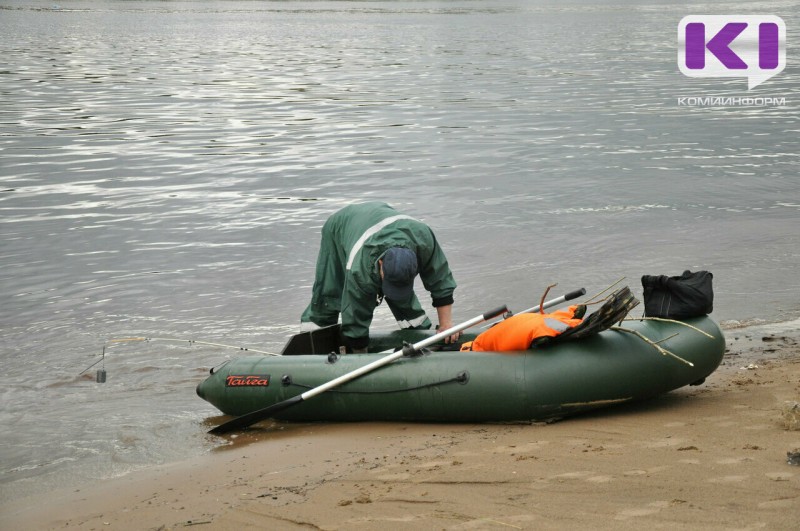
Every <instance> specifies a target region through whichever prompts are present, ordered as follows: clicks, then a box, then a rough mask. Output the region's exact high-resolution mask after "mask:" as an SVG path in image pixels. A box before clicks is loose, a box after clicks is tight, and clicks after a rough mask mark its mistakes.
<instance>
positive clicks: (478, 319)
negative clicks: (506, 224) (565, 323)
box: [302, 306, 508, 400]
mask: <svg viewBox="0 0 800 531" xmlns="http://www.w3.org/2000/svg"><path fill="white" fill-rule="evenodd" d="M507 311H508V307H506V306H501V307H499V308H495V309H494V310H492V311H490V312H486V313H484V314H482V315H477V316H475V317H473V318H472V319H470V320H469V321H464V322H463V323H461V324H458V325H456V326H453V327H451V328H448V329H447V330H443V331H441V332H439V333H437V334H434V335H432V336H431V337H429V338H427V339H423V340H421V341H418V342H417V343H414V344H413V345H411V346H410V347H406V348H403V349H400V350H398V351H397V352H394V353H392V354H389V355H388V356H384V357H383V358H381V359H378V360H375V361H373V362H372V363H368V364H366V365H364V366H363V367H359V368H358V369H355V370H353V371H351V372H348V373H347V374H343V375H341V376H339V377H338V378H334V379H333V380H331V381H330V382H326V383H324V384H322V385H320V386H317V387H315V388H313V389H309V390H308V391H306V392H305V393H303V394H302V397H303V400H305V399H306V398H311V397H313V396H316V395H318V394H320V393H324V392H325V391H328V390H329V389H333V388H334V387H337V386H339V385H341V384H343V383H346V382H349V381H350V380H354V379H356V378H358V377H359V376H363V375H365V374H367V373H368V372H371V371H374V370H375V369H377V368H379V367H383V366H384V365H388V364H390V363H392V362H393V361H395V360H398V359H400V358H402V357H403V356H404V355H405V354H406V353H407V352H408V351H409V349H410V350H411V351H412V352H413V351H416V350H420V349H423V348H425V347H427V346H430V345H433V344H434V343H438V342H439V341H441V340H443V339H445V338H448V337H450V336H452V335H453V334H455V333H457V332H461V331H462V330H464V329H466V328H469V327H471V326H475V325H476V324H478V323H482V322H483V321H488V320H489V319H492V318H493V317H497V316H498V315H503V314H504V313H506V312H507Z"/></svg>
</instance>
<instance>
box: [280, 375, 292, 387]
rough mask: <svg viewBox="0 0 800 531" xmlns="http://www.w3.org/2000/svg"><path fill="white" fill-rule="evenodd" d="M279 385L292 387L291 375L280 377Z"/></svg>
mask: <svg viewBox="0 0 800 531" xmlns="http://www.w3.org/2000/svg"><path fill="white" fill-rule="evenodd" d="M281 384H282V385H283V386H284V387H286V386H287V385H292V375H291V374H284V375H283V376H281Z"/></svg>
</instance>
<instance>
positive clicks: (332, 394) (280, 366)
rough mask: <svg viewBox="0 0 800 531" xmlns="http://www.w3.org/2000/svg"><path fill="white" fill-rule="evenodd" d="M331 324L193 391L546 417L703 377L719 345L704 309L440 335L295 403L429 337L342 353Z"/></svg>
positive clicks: (293, 416)
mask: <svg viewBox="0 0 800 531" xmlns="http://www.w3.org/2000/svg"><path fill="white" fill-rule="evenodd" d="M332 328H333V330H331V331H330V332H329V333H328V337H325V334H317V335H316V336H315V335H313V334H311V335H307V336H300V335H298V336H295V337H294V338H293V340H292V341H290V342H289V344H287V346H286V347H285V348H284V351H283V352H282V354H281V355H278V356H247V357H241V358H237V359H232V360H230V361H227V362H225V363H223V364H222V365H220V366H218V367H216V368H214V369H212V371H211V374H210V376H208V378H207V379H206V380H205V381H203V382H201V383H200V384H199V385H198V387H197V394H198V395H199V396H200V397H201V398H203V399H204V400H206V401H208V402H209V403H211V404H213V405H214V406H215V407H217V408H218V409H219V410H220V411H222V412H223V413H225V414H227V415H232V416H243V415H247V414H253V412H256V411H259V410H264V409H265V408H270V407H271V406H274V405H276V404H281V403H287V402H288V403H291V402H293V401H296V402H298V403H296V404H292V405H293V407H287V408H278V410H277V411H275V413H274V414H272V415H269V418H275V419H280V420H290V421H336V422H339V421H404V422H407V421H414V422H468V423H473V422H479V423H483V422H528V421H547V420H553V419H558V418H563V417H566V416H569V415H575V414H578V413H582V412H586V411H589V410H593V409H596V408H600V407H606V406H610V405H613V404H621V403H625V402H632V401H638V400H644V399H647V398H651V397H654V396H656V395H659V394H662V393H666V392H668V391H672V390H674V389H679V388H681V387H684V386H687V385H696V384H700V383H702V382H703V381H704V379H705V378H706V377H707V376H709V375H710V374H711V373H712V372H714V370H715V369H716V368H717V367H718V366H719V364H720V362H721V361H722V356H723V354H724V351H725V340H724V337H723V334H722V331H721V330H720V328H719V326H718V325H717V324H716V323H715V322H714V321H713V320H712V319H711V318H709V317H696V318H691V319H687V320H685V321H666V320H644V319H642V320H626V321H624V322H623V324H622V325H621V327H614V328H611V329H607V330H604V331H602V332H599V333H597V334H594V335H591V336H589V337H584V338H581V339H576V340H572V341H564V342H560V343H556V344H552V345H546V346H543V347H541V348H533V349H529V350H525V351H513V352H473V351H465V352H462V351H457V350H447V346H445V345H443V344H441V343H439V344H436V345H433V346H431V347H430V348H426V349H422V350H421V352H417V353H416V354H415V355H403V354H402V353H399V352H398V357H397V358H396V359H392V361H391V363H387V364H385V365H383V366H380V367H379V368H376V369H374V370H370V371H369V372H367V373H366V374H363V375H360V376H358V377H357V378H353V379H351V380H348V381H346V382H345V383H342V384H341V385H337V386H336V387H335V388H332V389H330V390H326V391H325V392H321V393H320V394H318V395H316V396H314V398H313V399H309V400H302V401H301V400H300V398H301V397H302V396H303V393H306V392H308V391H309V390H311V389H315V388H317V387H318V386H321V385H323V384H325V383H326V382H330V381H331V380H334V379H336V378H340V377H342V376H343V375H346V374H348V373H352V372H353V371H357V370H358V369H359V368H361V367H364V366H366V365H368V364H371V363H375V362H376V361H378V360H381V359H382V358H384V357H385V356H386V354H385V352H387V351H388V352H391V351H392V349H399V348H401V347H402V346H403V345H406V346H408V345H409V344H412V343H418V342H420V341H424V340H425V338H430V337H431V335H432V333H431V332H430V331H419V330H398V331H395V332H389V333H384V334H376V335H374V336H373V337H371V339H370V347H369V353H367V354H342V353H341V349H340V348H339V347H338V345H337V343H338V341H337V340H338V339H339V338H338V337H337V333H336V327H332ZM475 335H476V334H475V333H474V332H473V333H465V334H464V335H463V336H462V338H461V340H462V341H469V340H471V339H474V337H475ZM212 431H213V430H212Z"/></svg>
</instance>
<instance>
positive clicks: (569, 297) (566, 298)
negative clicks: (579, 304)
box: [519, 288, 586, 313]
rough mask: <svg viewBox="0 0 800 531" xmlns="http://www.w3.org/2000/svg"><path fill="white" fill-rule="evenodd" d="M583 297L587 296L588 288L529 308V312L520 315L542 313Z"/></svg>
mask: <svg viewBox="0 0 800 531" xmlns="http://www.w3.org/2000/svg"><path fill="white" fill-rule="evenodd" d="M583 295H586V288H581V289H576V290H575V291H570V292H569V293H567V294H566V295H562V296H561V297H557V298H555V299H551V300H549V301H547V302H545V303H544V304H541V305H536V306H533V307H531V308H528V309H527V310H522V311H521V312H519V313H531V312H540V311H542V310H546V309H548V308H552V307H553V306H558V305H559V304H562V303H564V302H567V301H571V300H572V299H577V298H578V297H581V296H583Z"/></svg>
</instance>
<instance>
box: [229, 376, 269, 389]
mask: <svg viewBox="0 0 800 531" xmlns="http://www.w3.org/2000/svg"><path fill="white" fill-rule="evenodd" d="M269 379H270V375H269V374H246V375H240V374H229V375H228V377H227V378H225V387H268V386H269Z"/></svg>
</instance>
